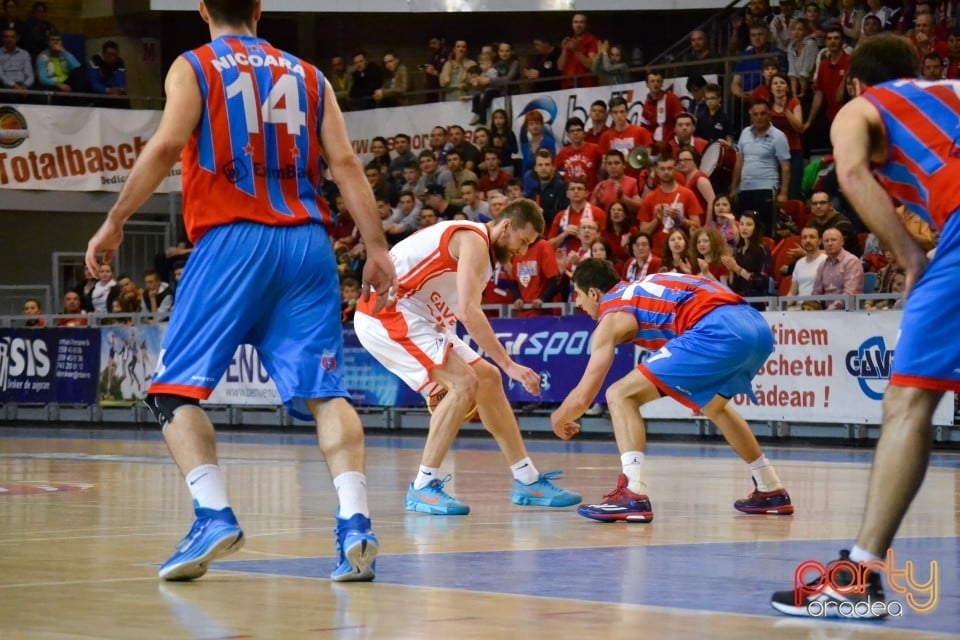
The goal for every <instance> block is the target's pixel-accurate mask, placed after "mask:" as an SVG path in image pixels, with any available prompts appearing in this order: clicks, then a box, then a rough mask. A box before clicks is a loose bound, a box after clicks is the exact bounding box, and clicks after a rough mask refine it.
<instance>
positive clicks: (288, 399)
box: [150, 222, 349, 420]
mask: <svg viewBox="0 0 960 640" xmlns="http://www.w3.org/2000/svg"><path fill="white" fill-rule="evenodd" d="M240 344H250V345H253V346H254V347H255V348H256V349H257V352H258V353H259V355H260V359H261V362H262V363H263V366H264V367H265V368H266V370H267V373H269V374H270V377H271V378H272V379H273V381H274V383H275V384H276V386H277V391H278V392H279V394H280V398H281V399H282V400H283V403H284V406H285V407H286V408H287V411H288V412H289V413H290V414H291V415H293V416H295V417H297V418H300V419H302V420H312V419H313V417H312V416H311V415H310V412H309V410H308V408H307V405H306V402H305V401H306V400H308V399H313V398H316V399H324V398H349V394H348V393H347V389H346V384H345V380H344V375H343V369H342V367H341V365H342V363H343V330H342V327H341V324H340V285H339V279H338V277H337V269H336V262H335V260H334V255H333V248H332V247H331V244H330V238H329V236H328V235H327V232H326V230H325V229H324V227H323V226H322V225H320V224H305V225H301V226H295V227H270V226H266V225H260V224H255V223H250V222H237V223H233V224H229V225H224V226H220V227H214V228H213V229H211V230H210V231H208V232H207V233H206V234H205V235H204V236H203V237H202V238H201V239H200V241H199V242H198V243H197V245H196V247H195V248H194V250H193V253H192V254H191V256H190V259H189V260H188V261H187V266H186V269H185V270H184V273H183V278H182V280H181V281H180V284H179V286H178V287H177V292H176V299H175V302H174V308H173V314H172V316H171V319H170V326H169V328H168V330H167V334H166V337H165V338H164V341H163V346H162V350H161V352H160V359H159V362H158V363H157V372H156V374H155V375H154V377H153V384H151V385H150V393H169V394H176V395H181V396H187V397H190V398H198V399H201V400H203V399H206V398H208V397H209V396H210V393H211V392H212V391H213V388H214V386H216V384H217V381H218V380H219V379H220V376H222V375H223V373H224V371H225V370H226V368H227V366H228V365H229V364H230V361H231V359H232V358H233V355H234V352H235V351H236V349H237V346H239V345H240Z"/></svg>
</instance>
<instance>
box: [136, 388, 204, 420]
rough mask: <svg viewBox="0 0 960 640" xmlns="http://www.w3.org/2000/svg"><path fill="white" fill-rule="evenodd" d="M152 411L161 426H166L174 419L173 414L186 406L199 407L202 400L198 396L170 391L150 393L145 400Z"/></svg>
mask: <svg viewBox="0 0 960 640" xmlns="http://www.w3.org/2000/svg"><path fill="white" fill-rule="evenodd" d="M143 403H144V404H145V405H147V408H148V409H150V413H152V414H153V417H154V418H155V419H156V420H157V423H159V425H160V428H165V427H166V426H167V425H168V424H169V423H170V422H171V421H172V420H173V416H174V415H175V414H176V413H177V411H180V410H181V409H183V408H184V407H199V406H200V401H199V400H197V399H196V398H188V397H186V396H178V395H173V394H169V393H156V394H153V393H152V394H150V395H148V396H147V397H146V399H145V400H144V401H143Z"/></svg>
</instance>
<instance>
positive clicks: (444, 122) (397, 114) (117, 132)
mask: <svg viewBox="0 0 960 640" xmlns="http://www.w3.org/2000/svg"><path fill="white" fill-rule="evenodd" d="M708 79H712V78H708ZM686 85H687V82H686V78H668V79H665V81H664V89H665V90H666V91H670V92H672V93H675V94H676V95H677V96H679V97H680V100H681V102H682V103H683V104H684V107H685V108H688V107H689V106H690V105H689V103H690V95H689V92H688V91H687V88H686ZM615 96H621V97H623V98H625V99H626V100H627V103H628V104H629V107H630V110H629V117H630V120H631V121H633V122H634V123H639V121H640V111H641V109H642V106H643V100H644V99H645V98H646V96H647V86H646V83H645V82H634V83H630V84H622V85H610V86H605V87H594V88H588V89H575V90H574V89H571V90H564V91H549V92H539V93H528V94H521V95H516V96H512V97H511V98H510V100H512V106H513V123H512V126H513V128H514V131H515V133H516V135H517V139H518V140H520V141H523V140H525V139H526V132H525V130H524V128H523V121H524V120H523V118H524V116H525V115H526V114H527V113H528V112H530V111H532V110H539V111H541V113H542V114H543V116H544V122H545V123H546V127H545V130H544V133H545V135H546V136H547V137H548V138H551V139H553V140H555V146H556V147H557V148H559V147H560V146H562V145H563V141H564V127H565V124H566V121H567V119H568V118H571V117H573V116H577V117H579V118H581V119H583V120H584V121H587V120H588V119H589V118H588V114H589V110H590V103H591V102H593V101H595V100H604V101H606V102H609V101H610V99H611V98H613V97H615ZM505 101H506V99H505V98H498V99H496V100H495V101H494V103H493V107H492V109H500V108H503V107H504V105H505ZM160 115H161V112H160V111H150V110H132V109H103V108H92V107H50V106H30V107H29V108H24V107H22V106H21V105H13V104H2V103H0V189H43V190H51V191H119V190H120V188H121V187H122V186H123V183H124V182H126V179H127V176H128V175H129V174H130V169H132V168H133V163H134V161H135V160H136V159H137V156H139V155H140V152H141V151H142V150H143V147H144V146H145V145H146V143H147V140H149V139H150V136H151V135H153V132H154V130H155V129H156V127H157V125H158V124H159V122H160ZM344 117H345V118H346V121H347V130H348V131H349V132H350V134H351V136H352V138H351V142H352V144H353V148H354V151H355V152H356V153H357V155H359V156H360V158H361V160H363V161H364V162H366V161H368V160H369V159H370V158H371V157H372V154H371V152H370V142H371V140H372V139H373V138H375V137H377V136H383V137H384V138H387V140H388V141H390V140H391V139H392V137H393V136H394V135H395V134H397V133H406V134H408V135H410V137H411V148H412V150H413V151H414V153H417V152H419V151H422V150H423V149H426V148H428V143H429V138H430V130H431V129H432V128H433V127H435V126H437V125H441V126H444V127H448V126H450V125H452V124H458V125H460V126H462V127H463V128H464V129H465V130H466V131H467V136H468V139H469V137H470V135H471V132H472V129H473V128H474V127H472V126H470V124H469V123H470V119H471V118H472V117H473V114H472V113H471V110H470V103H469V102H438V103H431V104H422V105H413V106H409V107H401V108H393V109H371V110H368V111H351V112H347V113H345V114H344ZM179 190H180V165H179V163H178V164H177V165H176V166H174V168H173V169H172V170H171V171H170V174H169V175H168V176H167V178H166V179H165V180H164V181H163V182H162V183H161V184H160V186H159V187H158V188H157V192H158V193H169V192H175V191H179Z"/></svg>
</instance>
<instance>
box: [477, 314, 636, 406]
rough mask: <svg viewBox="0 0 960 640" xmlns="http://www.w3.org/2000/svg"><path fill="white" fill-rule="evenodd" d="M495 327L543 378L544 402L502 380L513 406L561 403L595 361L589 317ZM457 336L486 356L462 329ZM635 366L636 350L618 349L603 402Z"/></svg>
mask: <svg viewBox="0 0 960 640" xmlns="http://www.w3.org/2000/svg"><path fill="white" fill-rule="evenodd" d="M490 324H491V325H492V326H493V331H494V333H495V334H496V336H497V339H499V340H500V342H501V343H503V346H504V347H505V348H506V350H507V353H509V354H510V357H511V358H513V360H514V362H516V363H518V364H521V365H523V366H525V367H530V368H531V369H533V370H534V371H536V372H537V373H539V374H540V396H539V397H536V396H532V395H530V394H529V393H527V391H526V390H525V389H524V388H523V387H522V386H521V385H520V384H518V383H516V382H514V381H513V380H510V379H509V378H507V377H506V375H503V385H504V387H505V388H506V390H507V397H508V398H509V400H510V401H511V402H514V403H521V404H526V403H560V402H563V399H564V398H566V397H567V394H568V393H570V391H572V390H573V388H574V387H575V386H577V383H578V382H580V376H581V375H583V372H584V370H585V369H586V368H587V362H588V361H589V360H590V335H591V334H592V333H593V329H594V327H595V326H596V323H595V322H594V321H593V320H591V319H590V318H589V317H588V316H585V315H577V316H566V317H557V316H546V317H543V318H510V319H496V318H495V319H491V320H490ZM458 335H460V337H461V338H463V340H464V341H465V342H466V343H467V344H469V345H470V346H471V347H473V348H474V349H476V350H477V351H478V352H480V353H481V354H482V351H481V350H480V348H479V347H478V346H477V344H476V343H475V342H473V340H472V339H471V338H470V337H469V336H468V335H466V334H465V333H464V332H463V329H462V328H460V327H459V326H458ZM633 366H634V348H633V345H630V344H627V345H622V346H620V347H617V351H616V356H615V358H614V361H613V366H612V367H611V368H610V374H609V375H608V376H607V380H606V382H604V385H603V387H602V388H601V390H600V394H599V395H598V401H599V402H603V394H604V393H605V392H606V390H607V387H608V386H609V385H610V384H611V383H612V382H616V381H617V380H618V379H620V378H622V377H623V376H625V375H627V373H629V371H630V369H631V368H633Z"/></svg>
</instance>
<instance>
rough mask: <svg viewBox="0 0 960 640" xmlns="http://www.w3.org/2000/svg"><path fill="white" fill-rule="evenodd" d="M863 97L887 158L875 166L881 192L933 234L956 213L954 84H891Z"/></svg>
mask: <svg viewBox="0 0 960 640" xmlns="http://www.w3.org/2000/svg"><path fill="white" fill-rule="evenodd" d="M863 95H864V97H865V98H866V99H867V100H869V101H870V103H871V104H873V106H874V107H876V109H877V110H878V111H879V112H880V117H881V119H882V121H883V126H884V128H885V129H886V134H887V147H888V155H887V161H886V163H885V164H884V165H883V166H879V167H875V171H876V175H877V178H878V179H879V181H880V183H881V184H882V185H883V186H884V188H885V189H886V190H887V192H888V193H889V194H890V195H891V196H892V197H894V198H896V199H897V200H899V201H900V202H901V203H903V205H904V206H905V207H906V208H907V209H909V210H910V211H912V212H913V213H915V214H917V215H918V216H920V217H921V218H923V219H924V220H925V221H926V222H927V223H929V224H931V225H932V226H933V227H934V228H936V229H941V230H942V229H943V227H944V225H945V224H946V221H947V219H948V218H949V217H950V216H951V215H952V214H953V213H954V212H956V211H957V209H958V208H960V190H958V188H957V182H958V179H960V146H958V145H960V129H958V124H960V82H958V81H954V80H940V81H935V82H928V81H923V80H894V81H892V82H884V83H882V84H878V85H876V86H874V87H871V88H869V89H868V90H867V91H866V92H865V93H864V94H863Z"/></svg>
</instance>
